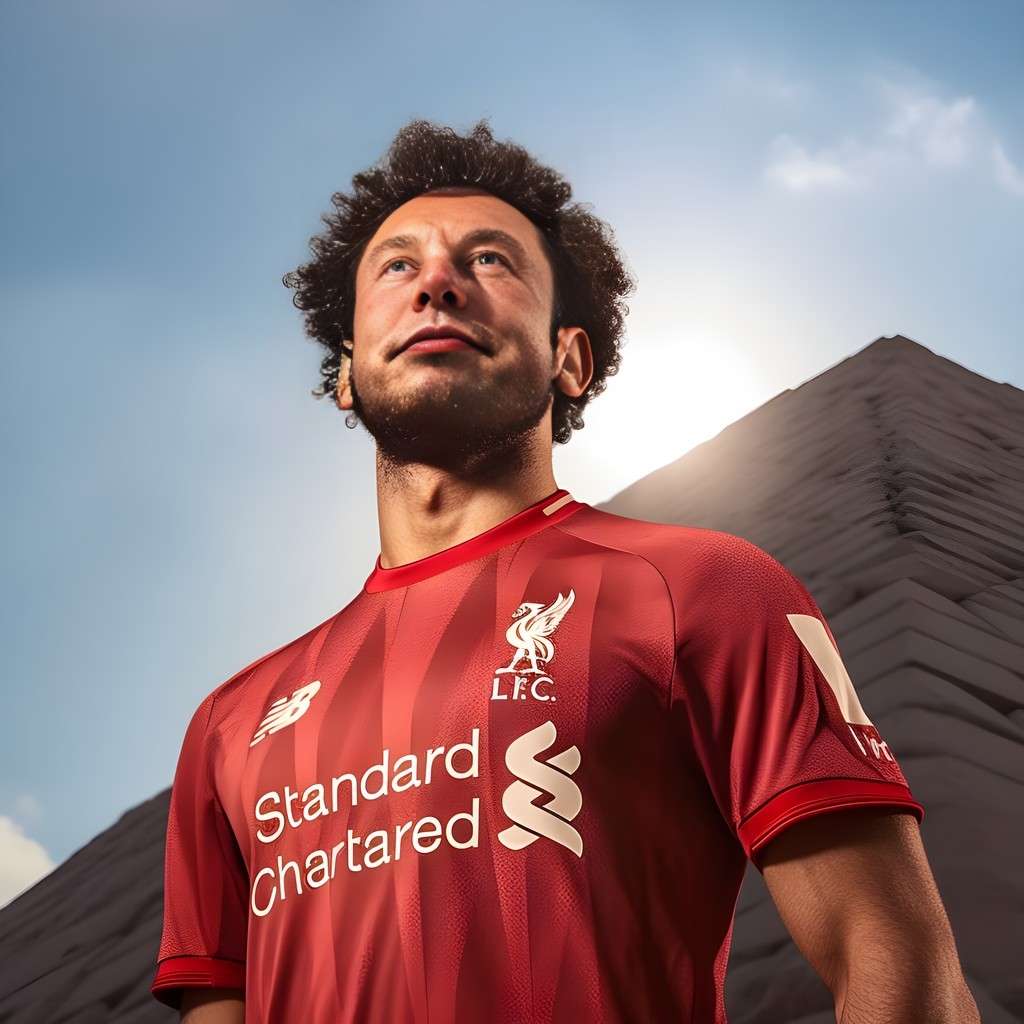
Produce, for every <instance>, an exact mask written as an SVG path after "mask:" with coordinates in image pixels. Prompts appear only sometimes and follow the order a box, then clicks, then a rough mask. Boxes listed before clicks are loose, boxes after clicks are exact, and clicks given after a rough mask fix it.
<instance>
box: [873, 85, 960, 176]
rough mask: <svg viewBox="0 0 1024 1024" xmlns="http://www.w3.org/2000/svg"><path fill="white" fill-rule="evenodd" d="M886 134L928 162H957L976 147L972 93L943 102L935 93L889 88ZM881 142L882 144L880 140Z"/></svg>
mask: <svg viewBox="0 0 1024 1024" xmlns="http://www.w3.org/2000/svg"><path fill="white" fill-rule="evenodd" d="M893 100H894V103H895V107H896V109H895V111H894V113H893V116H892V119H891V120H890V122H889V125H888V128H887V129H886V134H887V135H889V136H890V137H892V138H893V139H894V140H898V143H902V144H903V145H905V146H906V147H907V148H908V149H909V150H910V151H911V152H914V153H916V154H918V155H919V156H920V157H922V158H923V159H924V161H925V163H929V164H961V163H964V162H965V161H966V160H967V159H969V157H970V156H971V155H972V153H975V152H977V150H978V141H979V139H978V136H979V135H980V131H979V127H980V126H979V123H978V122H979V110H978V105H977V103H976V102H975V100H974V97H973V96H963V97H960V98H959V99H956V100H953V102H952V103H943V102H942V101H941V100H939V99H937V98H936V97H935V96H928V95H920V94H915V93H914V92H910V91H907V90H900V89H895V90H893ZM883 145H884V143H883Z"/></svg>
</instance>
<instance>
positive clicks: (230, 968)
mask: <svg viewBox="0 0 1024 1024" xmlns="http://www.w3.org/2000/svg"><path fill="white" fill-rule="evenodd" d="M213 703H214V697H213V696H211V697H209V698H208V699H207V700H206V701H205V702H204V703H203V705H202V706H201V707H200V708H199V710H198V711H197V712H196V714H195V715H194V716H193V718H192V722H191V724H190V725H189V728H188V731H187V733H186V734H185V741H184V743H183V745H182V749H181V755H180V757H179V759H178V768H177V772H176V773H175V776H174V786H173V788H172V790H171V807H170V814H169V817H168V821H167V856H166V861H165V867H164V927H163V938H162V940H161V943H160V953H159V958H158V966H157V975H156V980H155V981H154V983H153V995H154V996H155V997H156V998H157V999H159V1000H160V1001H161V1002H163V1003H167V1004H168V1005H170V1006H174V1007H177V1006H178V1004H179V1003H180V1000H181V990H182V989H183V988H240V989H244V988H245V948H246V931H247V924H248V897H247V893H248V873H247V871H246V867H245V863H244V861H243V859H242V855H241V852H240V851H239V849H238V844H237V842H236V840H235V835H234V832H233V831H232V828H231V824H230V822H229V821H228V819H227V816H226V815H225V813H224V810H223V808H222V806H221V803H220V801H219V799H218V796H217V793H216V789H215V786H214V784H213V778H214V758H215V756H216V747H217V745H216V741H215V738H214V737H213V736H211V732H210V729H209V721H210V717H211V713H212V710H213Z"/></svg>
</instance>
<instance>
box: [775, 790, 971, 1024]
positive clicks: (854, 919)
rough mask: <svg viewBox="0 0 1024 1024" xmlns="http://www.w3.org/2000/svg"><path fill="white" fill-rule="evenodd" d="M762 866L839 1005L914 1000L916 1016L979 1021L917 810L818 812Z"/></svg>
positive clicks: (779, 841)
mask: <svg viewBox="0 0 1024 1024" xmlns="http://www.w3.org/2000/svg"><path fill="white" fill-rule="evenodd" d="M761 864H762V870H763V872H764V878H765V882H766V883H767V885H768V889H769V891H770V892H771V895H772V899H773V900H774V901H775V905H776V906H777V907H778V909H779V914H780V915H781V917H782V919H783V921H784V922H785V924H786V927H787V928H788V929H789V931H790V934H791V935H792V936H793V939H794V941H795V942H796V944H797V946H798V947H799V948H800V951H801V952H802V953H803V954H804V956H806V957H807V959H808V960H809V961H810V963H811V965H812V966H813V967H814V968H815V970H817V972H818V973H819V974H820V975H821V977H822V979H823V980H824V981H825V983H826V984H827V985H828V986H829V988H830V989H831V990H832V992H833V995H834V996H835V997H836V1005H837V1006H842V1005H843V1003H844V1002H845V1001H847V1000H851V999H852V1000H853V1001H854V1002H856V1003H858V1004H859V1005H864V1006H867V1005H872V1006H874V1005H876V1004H874V1003H871V1002H870V1001H871V1000H873V999H883V1000H890V1001H891V1002H892V1005H893V1006H896V1005H897V1003H898V1001H899V1000H900V999H903V998H906V999H907V1000H908V1005H912V1006H913V1007H914V1009H913V1011H912V1012H913V1014H914V1015H915V1016H912V1017H911V1018H909V1019H915V1020H932V1019H935V1020H943V1021H946V1020H948V1021H954V1020H955V1021H960V1020H964V1021H971V1020H977V1011H976V1010H975V1009H974V1004H973V1001H972V1000H971V997H970V994H969V993H968V991H967V987H966V984H965V983H964V980H963V974H962V972H961V969H960V963H959V959H958V957H957V952H956V945H955V942H954V940H953V934H952V931H951V929H950V926H949V921H948V919H947V917H946V912H945V909H944V908H943V906H942V900H941V898H940V897H939V892H938V889H937V887H936V885H935V880H934V878H933V877H932V873H931V869H930V867H929V866H928V860H927V857H926V856H925V852H924V847H923V845H922V843H921V836H920V832H919V830H918V826H917V822H916V821H915V820H914V818H913V817H912V816H911V815H909V814H899V813H885V812H884V811H882V810H880V809H874V810H858V811H849V810H847V811H843V812H836V813H831V814H826V815H822V816H820V817H817V818H811V819H809V820H807V821H802V822H799V823H797V824H795V825H793V826H792V827H790V828H789V829H787V830H786V831H785V832H783V833H782V834H780V835H779V836H777V837H776V838H775V839H773V840H772V841H771V842H770V843H768V845H767V846H766V847H765V849H764V852H763V854H762V857H761ZM932 1004H934V1005H932ZM886 1005H889V1004H888V1003H887V1004H886ZM873 1012H876V1013H877V1010H875V1011H873ZM894 1012H895V1011H894ZM865 1019H870V1018H868V1017H865ZM893 1019H896V1018H895V1017H894V1018H893Z"/></svg>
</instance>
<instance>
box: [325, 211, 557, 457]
mask: <svg viewBox="0 0 1024 1024" xmlns="http://www.w3.org/2000/svg"><path fill="white" fill-rule="evenodd" d="M553 294H554V285H553V277H552V272H551V267H550V264H549V263H548V259H547V256H546V254H545V252H544V249H543V248H542V245H541V240H540V236H539V234H538V232H537V229H536V228H535V227H534V225H533V224H532V223H531V222H530V221H529V220H528V219H527V218H526V217H524V216H523V214H521V213H520V212H519V211H518V210H516V209H515V208H514V207H512V206H510V205H509V204H508V203H505V202H503V201H502V200H500V199H496V198H495V197H494V196H491V195H481V194H460V195H452V194H436V195H424V196H419V197H417V198H416V199H413V200H411V201H410V202H408V203H406V204H405V205H404V206H401V207H399V208H398V209H397V210H395V211H394V213H392V214H391V216H389V217H388V218H387V220H385V221H384V223H383V224H382V225H381V226H380V228H379V229H378V231H377V233H376V234H375V235H374V236H373V238H372V239H371V240H370V242H369V243H368V245H367V247H366V252H365V253H364V255H363V257H362V260H361V262H360V264H359V268H358V270H357V274H356V306H355V321H354V331H353V335H354V336H353V339H352V342H353V357H352V365H351V375H350V378H349V380H348V381H347V382H346V380H345V379H344V378H343V379H342V381H341V384H340V386H339V393H338V401H339V405H341V406H342V408H352V409H353V410H354V411H355V412H356V414H357V415H358V416H359V418H360V419H361V420H362V422H363V424H364V425H365V426H366V428H367V429H368V430H369V431H370V433H371V434H372V435H373V436H374V438H375V439H376V440H377V444H378V447H379V448H380V450H381V451H382V453H383V454H384V455H385V456H387V457H389V458H391V459H392V460H394V461H399V462H407V461H416V462H428V463H432V464H446V463H448V462H450V461H451V460H453V459H454V460H456V461H463V460H465V459H466V458H467V457H472V456H474V455H485V454H489V453H491V452H493V451H496V450H507V449H509V448H510V447H512V446H514V445H516V444H518V443H521V442H522V440H523V439H524V438H525V437H526V435H527V434H528V433H530V432H531V431H532V430H534V428H536V427H537V426H538V424H540V423H541V421H542V420H544V419H545V417H546V414H547V412H548V410H549V408H550V406H551V399H552V380H553V379H554V378H555V377H556V376H557V374H558V369H559V368H560V363H561V357H560V355H559V354H558V353H553V352H552V346H551V311H552V300H553Z"/></svg>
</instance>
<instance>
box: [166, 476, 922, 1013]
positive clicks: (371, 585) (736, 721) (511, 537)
mask: <svg viewBox="0 0 1024 1024" xmlns="http://www.w3.org/2000/svg"><path fill="white" fill-rule="evenodd" d="M859 806H881V807H889V808H892V809H897V810H907V811H910V812H913V813H915V814H917V815H918V816H920V808H919V806H918V805H917V804H916V803H915V802H914V800H913V798H912V797H911V795H910V792H909V790H908V789H907V786H906V782H905V780H904V778H903V775H902V774H901V772H900V769H899V767H898V766H897V764H896V762H895V760H894V759H893V756H892V754H891V753H890V752H889V750H888V748H887V747H886V745H885V743H884V742H883V741H882V740H881V737H880V736H879V735H878V733H877V732H876V731H875V729H874V727H873V726H872V725H871V723H870V722H869V720H868V719H867V717H866V716H865V715H864V713H863V711H862V710H861V708H860V705H859V703H858V702H857V699H856V695H855V694H854V693H853V689H852V686H851V685H850V683H849V679H848V677H847V676H846V675H845V671H844V670H843V668H842V663H841V661H840V660H839V656H838V654H837V653H836V650H835V646H834V642H833V641H832V638H831V635H830V634H829V633H828V631H827V628H826V627H825V625H824V623H823V622H822V620H821V617H820V613H819V612H818V610H817V608H816V607H815V605H814V602H813V601H812V600H811V598H810V597H809V596H808V594H807V592H806V591H805V590H804V588H803V587H802V586H801V585H800V584H799V583H798V582H797V581H796V580H795V579H794V578H793V577H792V576H791V575H790V574H789V573H788V572H786V571H785V570H784V569H783V568H782V567H781V566H779V565H778V564H777V563H776V562H775V561H773V560H772V559H771V558H770V557H769V556H768V555H767V554H765V553H764V552H763V551H761V550H760V549H758V548H756V547H754V546H753V545H751V544H748V543H746V542H745V541H742V540H739V539H737V538H735V537H732V536H729V535H726V534H721V533H715V532H712V531H707V530H699V529H690V528H685V527H676V526H664V525H658V524H654V523H646V522H639V521H636V520H630V519H623V518H620V517H617V516H613V515H609V514H607V513H603V512H600V511H597V510H595V509H592V508H590V507H588V506H586V505H582V504H580V503H577V502H575V501H574V500H573V499H572V498H571V497H570V496H569V495H568V494H566V493H565V492H564V491H560V492H557V493H556V494H555V495H553V496H552V497H550V498H548V499H546V500H545V501H544V502H541V503H539V504H537V505H534V506H532V507H530V508H528V509H526V510H525V511H524V512H522V513H520V514H519V515H517V516H514V517H513V518H511V519H509V520H507V521H506V522H504V523H502V524H501V525H499V526H497V527H495V528H494V529H492V530H490V531H488V532H487V533H484V534H482V535H480V536H478V537H476V538H474V539H472V540H469V541H467V542H465V543H463V544H459V545H457V546H456V547H453V548H450V549H448V550H446V551H443V552H440V553H439V554H436V555H433V556H431V557H429V558H425V559H422V560H421V561H418V562H414V563H411V564H408V565H404V566H400V567H398V568H394V569H382V568H380V565H379V562H378V566H377V568H376V569H375V571H374V572H373V574H372V575H371V576H370V578H369V579H368V580H367V582H366V585H365V587H364V589H363V591H362V592H361V593H360V594H359V596H358V597H357V598H356V599H355V600H354V601H353V602H352V603H351V604H350V605H348V606H347V607H346V608H345V609H344V610H343V611H341V612H339V613H338V614H337V615H335V616H334V617H333V618H331V619H329V620H328V621H327V622H325V623H324V624H323V625H321V626H319V627H317V628H316V629H314V630H312V631H311V632H310V633H308V634H306V635H305V636H304V637H301V638H300V639H298V640H296V641H294V642H293V643H290V644H288V645H287V646H285V647H283V648H281V649H280V650H278V651H276V652H274V653H272V654H270V655H268V656H266V657H265V658H263V659H261V660H260V661H258V662H256V663H255V664H254V665H252V666H250V667H249V668H247V669H245V670H244V671H243V672H241V673H239V674H238V675H237V676H235V677H234V678H233V679H231V680H230V681H229V682H228V683H226V684H225V685H223V686H222V687H220V688H219V689H218V690H217V691H215V692H214V693H213V694H212V695H211V696H210V697H209V698H207V700H206V701H205V702H204V703H203V704H202V706H201V707H200V708H199V710H198V711H197V712H196V715H195V717H194V718H193V720H192V723H191V725H190V727H189V729H188V733H187V735H186V738H185V742H184V747H183V749H182V753H181V759H180V762H179V765H178V771H177V775H176V777H175V782H174V789H173V795H172V800H171V811H170V821H169V825H168V834H167V862H166V907H165V917H164V932H163V941H162V944H161V948H160V957H159V966H158V973H157V978H156V982H155V984H154V993H155V995H156V996H157V997H158V998H159V999H161V1000H163V1001H164V1002H167V1003H170V1004H171V1005H177V1004H178V1002H179V1001H180V997H181V990H182V989H183V988H186V987H191V986H218V987H237V988H244V989H245V999H246V1020H248V1021H250V1022H253V1021H256V1022H267V1024H281V1022H286V1021H303V1022H308V1024H357V1022H374V1021H388V1022H390V1024H428V1022H429V1024H479V1022H481V1021H488V1022H493V1024H524V1022H531V1024H541V1022H543V1024H579V1022H580V1021H589V1022H593V1024H619V1022H623V1024H625V1022H650V1021H670V1020H671V1021H677V1022H695V1024H707V1022H709V1021H715V1022H723V1021H725V1010H724V1005H723V997H722V992H723V984H724V977H725V968H726V961H727V958H728V951H729V940H730V935H731V929H732V918H733V911H734V907H735V902H736V897H737V893H738V890H739V887H740V882H741V880H742V877H743V870H744V866H745V863H746V858H747V857H748V856H750V857H752V858H753V859H754V860H755V862H756V861H757V858H758V853H759V851H760V850H761V848H762V847H763V846H764V844H765V843H766V842H768V841H769V840H770V839H771V838H772V837H773V836H774V835H776V834H777V833H779V832H780V831H781V830H783V829H785V828H787V827H788V826H789V825H791V824H792V823H794V822H796V821H799V820H800V819H803V818H806V817H808V816H811V815H817V814H821V813H825V812H831V811H834V810H836V809H838V808H846V807H859Z"/></svg>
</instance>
